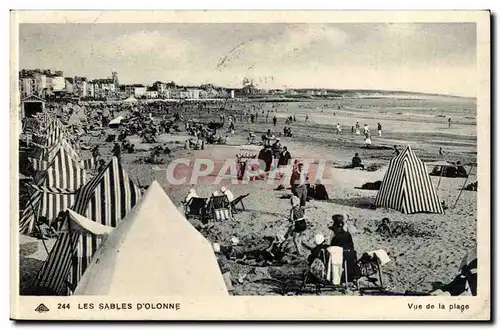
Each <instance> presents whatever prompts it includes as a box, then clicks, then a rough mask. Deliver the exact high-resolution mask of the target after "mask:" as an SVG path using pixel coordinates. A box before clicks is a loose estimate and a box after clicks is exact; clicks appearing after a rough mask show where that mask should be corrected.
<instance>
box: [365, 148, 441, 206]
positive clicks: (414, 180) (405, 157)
mask: <svg viewBox="0 0 500 330" xmlns="http://www.w3.org/2000/svg"><path fill="white" fill-rule="evenodd" d="M375 206H382V207H387V208H391V209H395V210H398V211H401V212H403V213H419V212H426V213H443V207H442V206H441V203H439V199H438V196H437V193H436V191H435V190H434V187H433V186H432V181H431V178H430V176H429V174H428V173H427V169H426V166H425V164H424V163H423V162H422V161H421V160H420V159H419V158H418V157H417V156H416V155H415V153H414V152H413V151H412V150H411V148H410V147H409V146H408V147H407V148H406V149H405V150H404V151H403V152H402V153H400V154H399V155H398V156H396V157H394V158H393V159H391V161H390V162H389V168H388V169H387V172H386V173H385V176H384V179H383V180H382V185H381V186H380V190H379V191H378V194H377V197H376V199H375Z"/></svg>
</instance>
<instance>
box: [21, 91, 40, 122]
mask: <svg viewBox="0 0 500 330" xmlns="http://www.w3.org/2000/svg"><path fill="white" fill-rule="evenodd" d="M44 111H45V100H44V99H42V98H40V97H38V96H36V95H29V96H27V97H25V98H24V99H22V100H21V118H32V117H34V116H35V114H37V113H39V112H44Z"/></svg>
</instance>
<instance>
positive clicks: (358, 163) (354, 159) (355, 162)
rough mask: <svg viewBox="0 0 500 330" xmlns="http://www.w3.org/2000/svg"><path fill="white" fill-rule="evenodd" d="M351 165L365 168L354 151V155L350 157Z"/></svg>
mask: <svg viewBox="0 0 500 330" xmlns="http://www.w3.org/2000/svg"><path fill="white" fill-rule="evenodd" d="M351 166H352V168H356V167H361V168H363V169H364V168H365V165H363V162H362V161H361V158H360V157H359V154H358V153H355V154H354V157H352V164H351Z"/></svg>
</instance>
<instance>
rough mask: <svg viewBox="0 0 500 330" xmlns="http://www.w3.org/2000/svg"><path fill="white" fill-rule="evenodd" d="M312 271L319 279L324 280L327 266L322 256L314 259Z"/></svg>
mask: <svg viewBox="0 0 500 330" xmlns="http://www.w3.org/2000/svg"><path fill="white" fill-rule="evenodd" d="M310 272H311V274H312V275H314V277H316V278H317V279H319V280H322V279H324V278H325V277H326V266H325V263H324V262H323V260H322V259H321V258H320V257H317V258H316V259H314V260H313V262H312V264H311V266H310Z"/></svg>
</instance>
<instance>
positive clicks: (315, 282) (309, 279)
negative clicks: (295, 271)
mask: <svg viewBox="0 0 500 330" xmlns="http://www.w3.org/2000/svg"><path fill="white" fill-rule="evenodd" d="M318 258H320V259H321V260H322V261H323V263H324V265H325V267H327V265H328V260H329V258H330V254H329V252H328V251H327V250H326V249H323V250H321V251H320V254H319V256H318ZM343 263H344V265H343V267H342V269H343V270H345V269H346V268H347V267H346V263H345V261H344V262H343ZM344 274H346V275H347V272H345V271H344V272H342V275H344ZM311 285H312V286H313V288H314V292H315V293H316V294H321V292H327V291H338V292H341V293H342V294H345V293H346V288H345V285H347V281H344V283H342V281H341V283H340V284H334V283H332V282H331V281H329V280H327V279H326V277H325V278H318V277H317V276H316V275H314V274H313V273H312V272H311V269H310V268H309V267H308V268H307V270H306V271H305V272H304V279H303V282H302V285H301V287H300V288H299V290H298V293H299V294H300V293H303V292H306V291H307V288H308V287H310V286H311Z"/></svg>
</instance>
